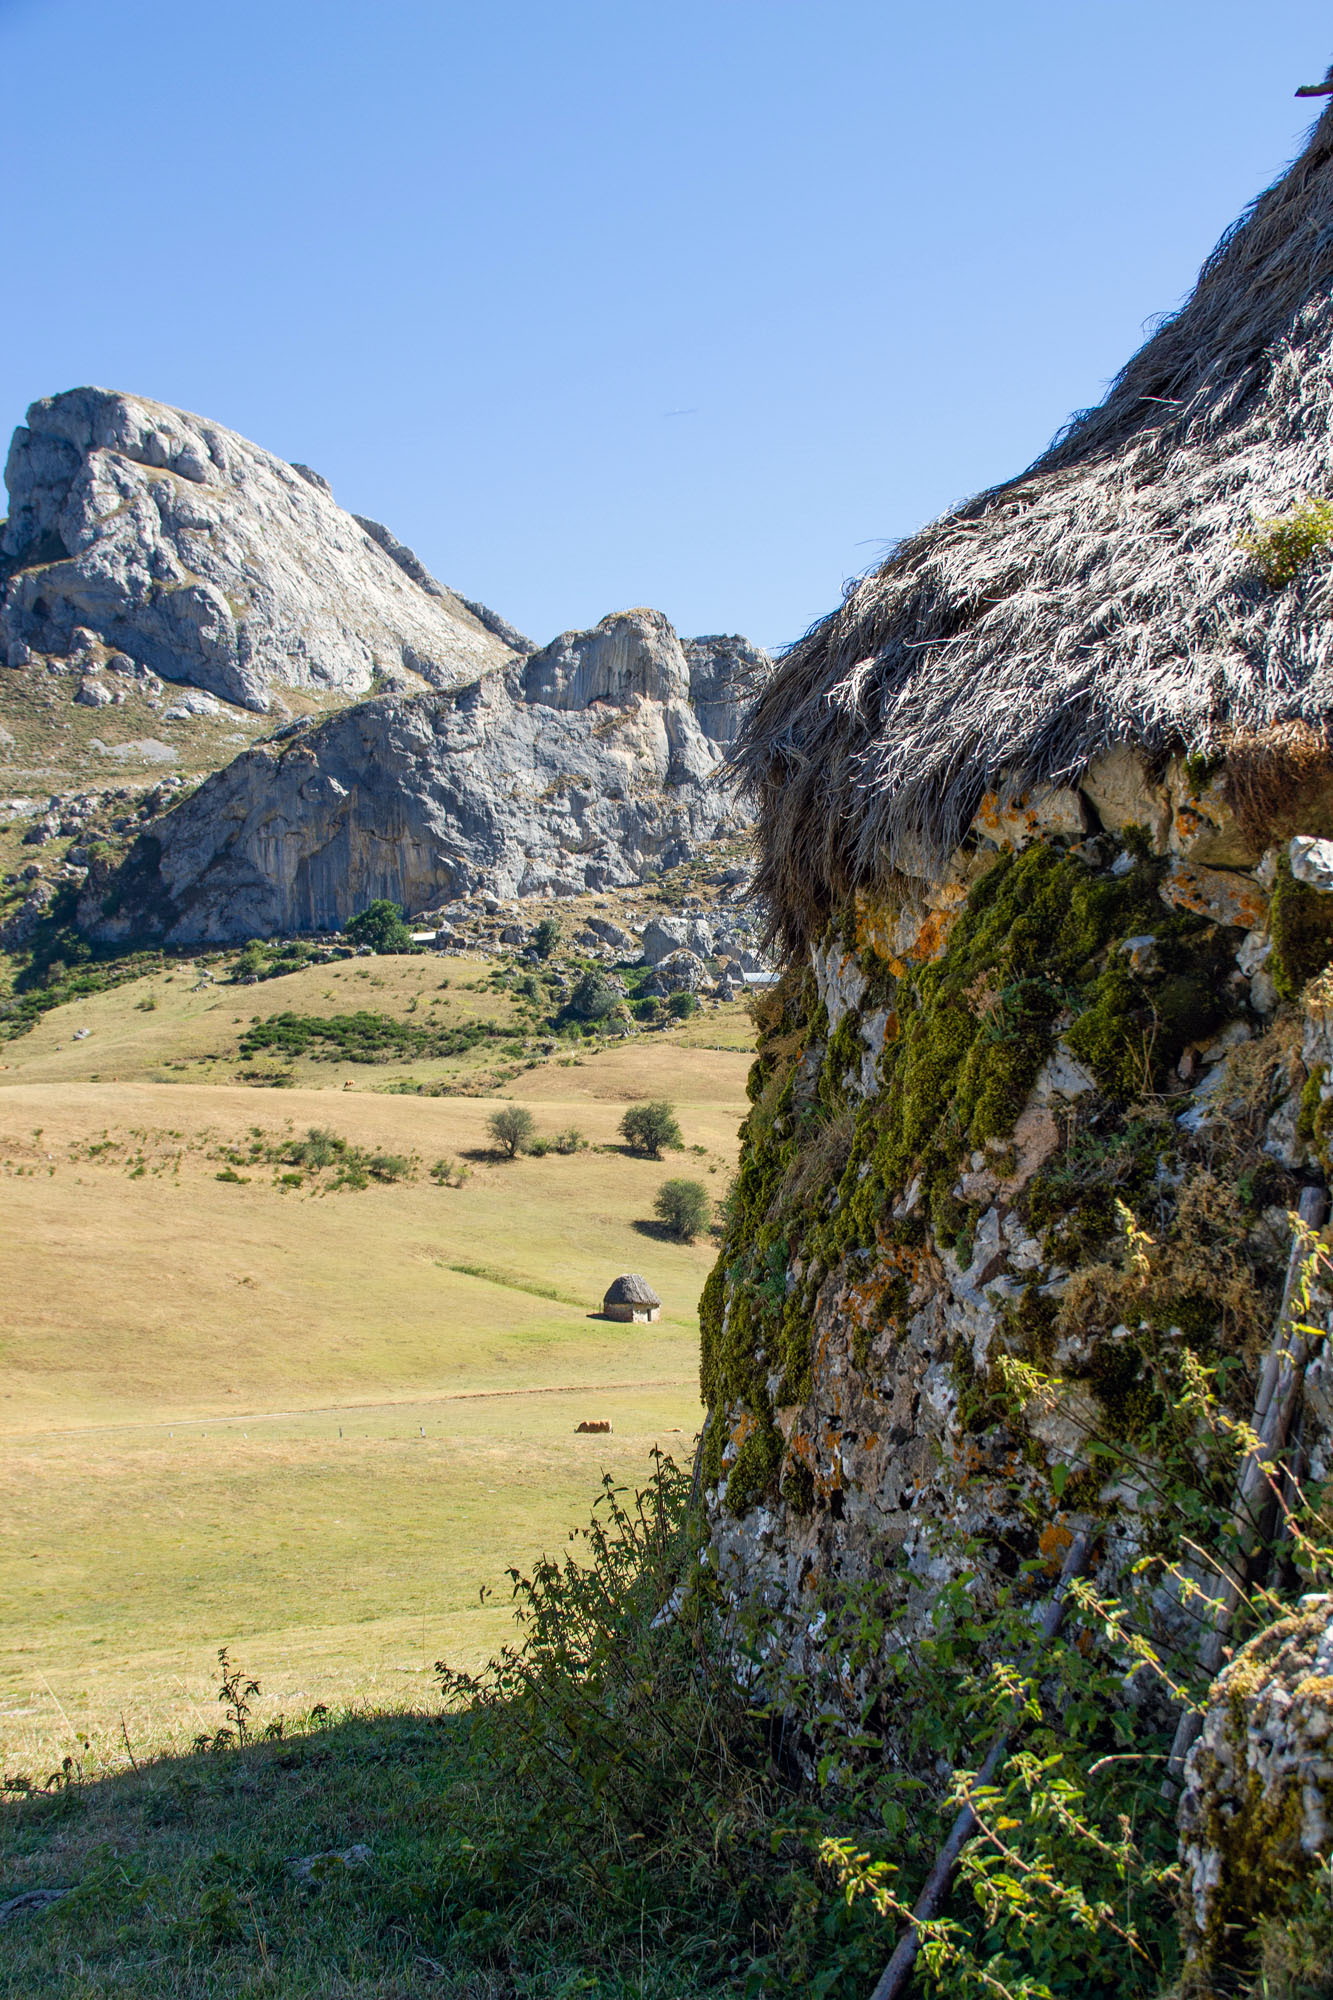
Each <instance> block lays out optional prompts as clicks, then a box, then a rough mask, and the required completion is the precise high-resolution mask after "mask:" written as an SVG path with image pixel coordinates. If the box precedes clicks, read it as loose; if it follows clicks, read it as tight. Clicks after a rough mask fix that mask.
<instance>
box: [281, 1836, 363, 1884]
mask: <svg viewBox="0 0 1333 2000" xmlns="http://www.w3.org/2000/svg"><path fill="white" fill-rule="evenodd" d="M374 1858H375V1857H374V1855H373V1854H372V1853H371V1851H370V1849H369V1848H368V1847H367V1846H366V1844H365V1842H364V1841H357V1843H356V1844H355V1846H353V1847H343V1848H330V1850H329V1852H328V1853H327V1854H303V1855H301V1856H300V1858H299V1859H296V1860H292V1861H289V1862H288V1863H287V1873H288V1874H289V1875H290V1876H291V1878H292V1880H293V1881H294V1882H326V1881H329V1880H334V1881H336V1880H337V1879H338V1877H339V1876H342V1875H348V1874H353V1873H355V1872H356V1871H357V1870H359V1869H362V1868H369V1867H370V1865H371V1863H372V1861H373V1860H374Z"/></svg>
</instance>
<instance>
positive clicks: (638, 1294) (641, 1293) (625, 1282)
mask: <svg viewBox="0 0 1333 2000" xmlns="http://www.w3.org/2000/svg"><path fill="white" fill-rule="evenodd" d="M661 1303H662V1301H661V1299H659V1298H658V1296H657V1293H656V1292H655V1291H654V1290H653V1288H652V1286H651V1285H650V1284H649V1283H648V1280H647V1279H646V1278H641V1277H640V1276H639V1274H638V1272H637V1271H627V1272H626V1273H625V1275H624V1277H623V1278H617V1279H615V1281H614V1282H613V1283H612V1284H611V1285H609V1286H608V1287H607V1291H606V1297H605V1298H604V1299H603V1300H602V1304H603V1305H607V1306H660V1305H661Z"/></svg>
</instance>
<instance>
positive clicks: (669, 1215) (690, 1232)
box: [653, 1180, 713, 1243]
mask: <svg viewBox="0 0 1333 2000" xmlns="http://www.w3.org/2000/svg"><path fill="white" fill-rule="evenodd" d="M653 1214H654V1215H655V1216H656V1217H657V1219H658V1221H659V1222H660V1223H662V1225H663V1226H664V1228H666V1229H667V1230H668V1231H669V1232H670V1234H671V1235H672V1236H674V1237H675V1238H676V1241H677V1242H678V1243H693V1241H694V1239H695V1237H696V1236H702V1235H703V1233H704V1231H705V1230H706V1229H707V1228H708V1225H709V1223H710V1222H711V1220H712V1215H713V1204H712V1202H711V1200H710V1199H709V1195H708V1189H707V1188H706V1187H705V1186H704V1185H703V1183H702V1182H701V1181H688V1180H672V1181H663V1183H662V1185H661V1187H660V1188H659V1189H658V1190H657V1193H656V1195H655V1196H654V1198H653Z"/></svg>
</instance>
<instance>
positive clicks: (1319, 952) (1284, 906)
mask: <svg viewBox="0 0 1333 2000" xmlns="http://www.w3.org/2000/svg"><path fill="white" fill-rule="evenodd" d="M1268 922H1269V927H1270V929H1271V930H1272V933H1273V952H1272V956H1271V957H1270V959H1269V961H1268V969H1269V971H1270V973H1271V974H1272V977H1273V984H1274V986H1276V988H1277V990H1278V992H1279V993H1280V994H1281V995H1282V997H1283V999H1284V1000H1298V999H1299V998H1300V995H1301V990H1302V988H1303V987H1305V986H1306V985H1307V984H1308V983H1309V981H1310V980H1312V979H1313V978H1314V976H1315V974H1316V973H1317V972H1322V971H1323V969H1324V967H1325V966H1326V965H1327V964H1328V963H1329V961H1330V960H1333V896H1325V895H1321V894H1320V892H1319V890H1318V889H1311V888H1310V887H1309V886H1308V884H1306V883H1304V882H1298V881H1297V880H1296V878H1295V876H1294V875H1293V874H1292V872H1291V862H1290V860H1289V859H1288V857H1287V856H1286V855H1285V854H1284V855H1283V856H1282V857H1281V858H1280V860H1279V861H1278V864H1277V880H1276V881H1275V882H1274V884H1273V899H1272V902H1271V903H1270V905H1269V911H1268Z"/></svg>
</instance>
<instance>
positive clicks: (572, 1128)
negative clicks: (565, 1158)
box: [552, 1125, 588, 1153]
mask: <svg viewBox="0 0 1333 2000" xmlns="http://www.w3.org/2000/svg"><path fill="white" fill-rule="evenodd" d="M552 1143H553V1144H554V1146H555V1150H556V1152H557V1153H583V1152H586V1151H587V1147H588V1142H587V1140H586V1139H585V1138H584V1136H583V1134H582V1132H580V1131H579V1129H578V1127H577V1125H569V1126H566V1128H565V1130H564V1131H563V1132H557V1133H556V1135H555V1138H554V1140H553V1142H552Z"/></svg>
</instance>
